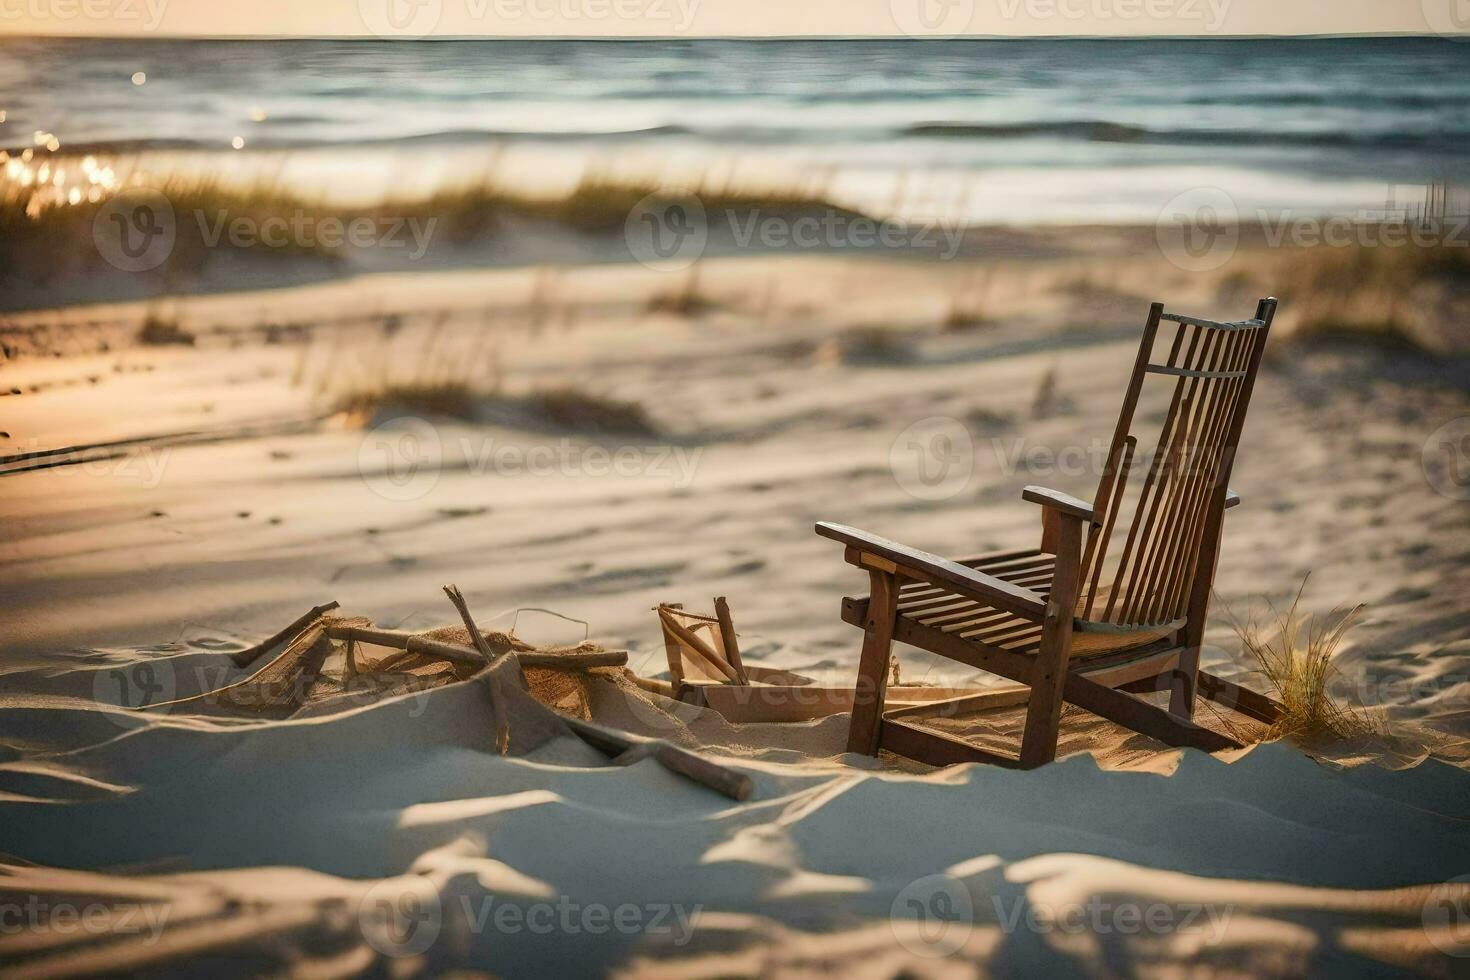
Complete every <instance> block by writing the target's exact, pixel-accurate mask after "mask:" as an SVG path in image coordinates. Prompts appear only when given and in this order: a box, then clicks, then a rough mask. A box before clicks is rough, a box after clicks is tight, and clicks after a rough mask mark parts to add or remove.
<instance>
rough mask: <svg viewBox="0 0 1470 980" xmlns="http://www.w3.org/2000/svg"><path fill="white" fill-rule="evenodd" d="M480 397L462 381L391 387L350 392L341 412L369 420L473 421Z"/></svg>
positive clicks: (339, 407) (340, 404) (339, 404)
mask: <svg viewBox="0 0 1470 980" xmlns="http://www.w3.org/2000/svg"><path fill="white" fill-rule="evenodd" d="M476 400H477V399H476V395H475V392H474V390H473V389H471V388H470V387H469V386H468V385H466V384H464V383H463V382H460V381H442V382H436V383H432V384H390V385H387V386H385V387H382V388H375V389H364V390H359V391H353V392H349V393H348V394H346V395H343V396H342V397H341V398H340V399H338V401H337V411H339V412H342V413H344V414H346V415H347V416H349V417H351V418H354V419H358V420H362V421H369V420H371V419H374V418H380V417H382V416H384V415H425V416H439V417H442V418H451V419H461V420H463V421H473V420H474V416H475V404H476Z"/></svg>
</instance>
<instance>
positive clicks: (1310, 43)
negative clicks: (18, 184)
mask: <svg viewBox="0 0 1470 980" xmlns="http://www.w3.org/2000/svg"><path fill="white" fill-rule="evenodd" d="M139 83H141V84H139ZM0 93H3V94H0V110H3V111H4V121H3V122H0V146H4V147H5V148H6V150H7V152H8V153H10V154H11V155H12V156H13V155H15V154H18V153H19V152H21V151H22V150H23V149H24V148H25V147H28V146H33V145H34V144H36V143H38V142H42V143H44V142H46V140H41V137H46V138H47V140H49V138H50V137H53V136H54V137H55V140H56V142H57V143H58V144H59V146H60V149H59V150H58V151H57V152H60V153H63V154H73V153H87V154H101V155H111V156H120V155H128V156H129V157H130V158H136V157H137V155H138V154H142V155H143V159H145V160H147V161H148V165H149V166H152V167H154V168H176V169H181V170H195V171H203V172H207V173H211V174H216V175H218V174H227V175H228V174H239V175H256V174H259V173H260V172H262V171H265V172H268V173H270V174H272V175H284V177H285V178H286V179H289V180H292V181H296V182H299V183H301V184H303V185H309V186H311V187H312V188H313V189H316V190H320V191H322V192H331V193H340V194H343V195H345V196H351V194H352V193H359V194H361V195H364V196H371V195H381V194H389V193H403V192H406V191H417V190H422V189H424V188H426V187H430V186H439V185H442V184H445V183H449V184H453V183H456V182H466V181H484V180H498V181H504V182H507V183H522V184H530V185H535V184H537V183H543V184H548V185H555V184H563V185H564V184H568V183H574V182H575V181H576V180H578V179H584V178H585V177H587V176H588V175H589V174H590V175H593V176H606V177H617V176H620V175H626V176H629V177H638V178H640V179H659V180H665V181H669V182H674V183H678V182H681V181H682V182H684V183H689V182H691V181H698V182H705V183H708V182H711V181H713V182H724V183H727V184H728V183H761V182H768V183H769V182H775V183H779V184H782V185H785V186H800V187H803V188H810V189H813V190H820V191H821V192H822V193H824V194H826V195H827V196H829V197H832V198H835V199H840V200H844V201H849V202H852V203H854V204H856V205H858V206H861V207H864V208H867V209H869V210H874V211H885V212H894V213H912V214H921V213H922V214H925V215H934V214H939V215H943V216H960V217H963V218H965V219H966V220H974V221H990V222H997V223H1008V222H1018V223H1024V222H1131V221H1139V220H1152V219H1153V217H1154V216H1155V215H1156V214H1157V213H1158V211H1159V208H1160V207H1161V206H1162V205H1164V203H1165V202H1166V201H1167V200H1168V199H1169V198H1170V197H1171V196H1173V195H1176V194H1179V193H1182V192H1185V191H1188V190H1190V189H1192V188H1199V187H1213V188H1220V189H1223V190H1225V191H1226V192H1227V193H1228V194H1229V195H1231V197H1232V199H1233V200H1234V201H1235V202H1236V203H1237V204H1238V205H1239V206H1240V207H1242V208H1251V207H1258V208H1271V209H1281V210H1287V211H1291V210H1295V211H1297V212H1299V213H1303V214H1305V213H1361V212H1364V211H1366V210H1369V209H1375V208H1376V209H1383V208H1390V209H1391V208H1395V207H1401V208H1412V207H1415V206H1418V204H1419V202H1420V201H1421V200H1422V198H1423V195H1424V188H1425V187H1426V185H1448V186H1449V187H1450V188H1451V190H1450V192H1449V200H1450V202H1451V204H1453V203H1454V202H1455V201H1456V200H1457V198H1456V196H1455V194H1456V190H1455V189H1457V188H1463V187H1465V186H1470V153H1467V151H1470V44H1464V43H1458V42H1455V41H1451V40H1448V39H1442V38H1352V39H1266V40H1095V41H1094V40H1063V39H1053V40H956V41H924V42H918V41H909V40H786V41H754V40H751V41H742V40H678V41H587V40H566V41H558V40H544V41H540V40H533V41H527V40H505V41H468V40H466V41H424V42H407V41H330V40H258V41H255V40H251V41H223V40H221V41H189V40H159V39H152V40H102V39H41V38H8V39H5V40H3V41H0ZM236 143H238V144H239V148H238V149H236V148H235V144H236ZM44 151H45V148H44V146H42V147H40V152H44Z"/></svg>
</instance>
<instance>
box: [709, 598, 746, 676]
mask: <svg viewBox="0 0 1470 980" xmlns="http://www.w3.org/2000/svg"><path fill="white" fill-rule="evenodd" d="M715 618H716V619H718V620H719V621H720V643H721V645H723V646H724V648H725V659H727V660H729V661H730V666H731V667H734V668H735V674H736V679H737V680H739V681H740V683H742V684H749V683H750V677H749V676H747V675H746V673H745V664H743V663H741V661H740V639H739V637H737V636H736V635H735V621H734V620H733V619H731V618H730V604H729V603H728V602H726V601H725V597H724V596H715Z"/></svg>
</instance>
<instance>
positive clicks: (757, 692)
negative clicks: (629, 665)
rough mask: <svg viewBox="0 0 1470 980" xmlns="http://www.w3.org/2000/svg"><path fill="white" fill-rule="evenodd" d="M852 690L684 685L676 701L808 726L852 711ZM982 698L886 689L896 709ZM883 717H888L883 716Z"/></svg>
mask: <svg viewBox="0 0 1470 980" xmlns="http://www.w3.org/2000/svg"><path fill="white" fill-rule="evenodd" d="M854 693H855V689H854V688H851V687H826V686H823V685H819V684H750V685H744V684H714V683H710V684H689V683H686V684H683V685H681V686H680V688H679V700H681V701H685V702H687V703H689V704H695V705H698V706H699V707H702V708H709V709H711V710H713V711H718V712H719V713H720V714H721V715H722V716H723V717H724V718H725V720H726V721H731V722H735V723H737V724H761V723H783V722H798V721H813V720H815V719H817V718H826V717H828V716H830V715H837V714H842V713H844V712H847V711H851V710H852V703H853V697H854ZM980 693H982V692H981V691H980V690H978V689H976V688H955V687H920V686H917V685H911V686H908V687H903V686H899V687H890V688H888V694H887V698H886V703H887V704H890V705H899V706H901V709H907V708H909V707H916V706H920V705H925V704H930V703H936V702H938V703H942V702H944V701H946V700H951V699H954V698H956V697H961V696H972V695H975V694H980ZM885 714H891V711H890V712H885Z"/></svg>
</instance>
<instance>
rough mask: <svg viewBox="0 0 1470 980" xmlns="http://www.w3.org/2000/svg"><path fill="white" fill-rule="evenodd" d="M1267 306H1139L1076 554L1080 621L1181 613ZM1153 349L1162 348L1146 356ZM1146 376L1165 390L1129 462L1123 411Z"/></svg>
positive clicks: (1244, 401) (1218, 493)
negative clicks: (1152, 426) (1134, 350)
mask: <svg viewBox="0 0 1470 980" xmlns="http://www.w3.org/2000/svg"><path fill="white" fill-rule="evenodd" d="M1275 312H1276V301H1275V300H1274V299H1263V300H1261V301H1260V303H1259V304H1257V306H1256V315H1255V317H1254V318H1252V319H1250V320H1242V321H1238V322H1234V323H1216V322H1214V321H1209V320H1201V319H1197V318H1194V317H1187V316H1179V315H1175V314H1168V313H1165V312H1164V309H1163V306H1162V304H1158V303H1155V304H1154V305H1153V307H1152V308H1151V309H1150V310H1149V318H1148V322H1147V324H1146V325H1145V327H1144V334H1143V339H1142V341H1141V342H1140V344H1139V349H1138V357H1137V360H1136V361H1135V363H1134V366H1133V374H1132V376H1131V377H1130V379H1129V382H1128V389H1127V391H1126V392H1125V394H1124V398H1123V408H1122V411H1121V412H1120V413H1119V416H1118V425H1117V428H1116V429H1115V431H1114V434H1113V441H1112V444H1111V446H1110V447H1109V451H1108V455H1107V458H1106V462H1105V466H1104V471H1103V476H1102V480H1101V482H1100V484H1099V486H1098V492H1097V496H1096V498H1095V502H1094V513H1095V515H1096V517H1095V518H1094V523H1093V525H1092V526H1091V528H1090V529H1089V534H1088V539H1087V544H1086V547H1085V550H1084V553H1083V574H1082V590H1083V591H1082V599H1081V601H1080V603H1079V610H1078V611H1079V614H1080V615H1081V616H1082V617H1083V618H1084V619H1092V620H1098V621H1102V622H1109V623H1116V624H1119V625H1142V624H1154V623H1166V622H1171V621H1173V620H1176V619H1179V618H1180V617H1181V616H1183V615H1184V611H1185V608H1186V606H1187V604H1188V600H1189V589H1190V584H1191V583H1192V582H1193V580H1194V576H1195V574H1196V571H1197V569H1198V567H1199V565H1200V543H1201V541H1202V540H1203V538H1204V534H1205V530H1206V528H1207V527H1208V526H1209V525H1210V523H1211V522H1217V521H1219V520H1220V519H1221V515H1222V513H1223V511H1224V505H1225V492H1226V482H1227V480H1228V479H1229V476H1230V469H1231V466H1232V465H1233V463H1234V460H1235V451H1236V447H1237V446H1238V445H1239V442H1240V431H1241V427H1242V425H1243V424H1244V422H1245V414H1246V409H1247V406H1248V404H1249V401H1250V395H1251V390H1252V388H1253V386H1254V383H1255V376H1256V373H1257V371H1258V370H1259V368H1260V364H1261V354H1262V352H1263V350H1264V349H1265V344H1266V336H1267V334H1268V333H1269V332H1270V326H1271V319H1272V317H1273V316H1274V315H1275ZM1160 334H1162V335H1163V336H1162V337H1160ZM1160 341H1162V342H1163V344H1160ZM1163 345H1167V348H1168V353H1167V355H1166V356H1164V357H1163V358H1162V359H1161V360H1158V361H1155V360H1154V352H1155V348H1156V347H1157V346H1163ZM1150 380H1153V381H1156V382H1162V383H1163V384H1164V385H1166V386H1167V388H1168V395H1169V400H1168V406H1167V408H1166V409H1165V411H1164V415H1163V426H1162V429H1161V431H1160V433H1159V441H1158V445H1157V448H1156V449H1155V450H1154V452H1153V454H1152V455H1151V456H1148V457H1144V458H1140V457H1139V455H1138V445H1139V440H1138V438H1137V436H1135V435H1134V434H1133V429H1134V415H1135V411H1136V410H1137V408H1138V404H1139V400H1140V396H1141V394H1142V392H1143V391H1144V386H1145V383H1146V382H1147V381H1150ZM1125 497H1126V498H1128V501H1127V502H1125ZM1120 521H1126V522H1127V523H1126V528H1124V527H1122V526H1120V524H1119V522H1120Z"/></svg>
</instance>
